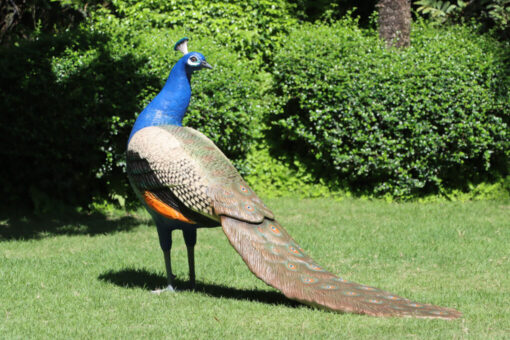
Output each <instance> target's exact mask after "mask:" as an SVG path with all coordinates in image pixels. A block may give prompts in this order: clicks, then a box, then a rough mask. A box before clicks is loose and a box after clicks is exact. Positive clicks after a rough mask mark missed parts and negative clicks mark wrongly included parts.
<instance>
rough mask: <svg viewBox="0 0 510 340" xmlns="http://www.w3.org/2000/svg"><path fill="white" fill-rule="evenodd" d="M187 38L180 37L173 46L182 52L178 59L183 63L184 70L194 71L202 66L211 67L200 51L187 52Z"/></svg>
mask: <svg viewBox="0 0 510 340" xmlns="http://www.w3.org/2000/svg"><path fill="white" fill-rule="evenodd" d="M188 40H189V39H188V38H182V39H181V40H179V41H178V42H177V43H175V47H174V50H176V51H180V52H182V54H184V56H183V57H182V58H181V60H180V61H182V62H183V63H184V64H185V68H186V72H187V73H193V72H194V71H198V70H201V69H203V68H212V66H211V65H209V63H208V62H207V61H206V60H205V57H204V55H203V54H202V53H199V52H188Z"/></svg>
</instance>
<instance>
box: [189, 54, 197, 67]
mask: <svg viewBox="0 0 510 340" xmlns="http://www.w3.org/2000/svg"><path fill="white" fill-rule="evenodd" d="M188 65H190V66H198V65H200V60H199V59H198V58H197V57H196V56H191V57H189V59H188Z"/></svg>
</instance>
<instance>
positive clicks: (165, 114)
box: [128, 38, 212, 143]
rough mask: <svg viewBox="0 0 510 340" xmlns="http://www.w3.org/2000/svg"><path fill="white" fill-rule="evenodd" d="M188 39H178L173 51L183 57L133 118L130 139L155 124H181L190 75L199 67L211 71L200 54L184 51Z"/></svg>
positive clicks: (189, 94) (185, 106)
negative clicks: (153, 95)
mask: <svg viewBox="0 0 510 340" xmlns="http://www.w3.org/2000/svg"><path fill="white" fill-rule="evenodd" d="M187 42H188V38H183V39H181V40H179V41H178V42H177V43H176V44H175V47H174V49H175V50H176V51H181V52H182V53H183V54H184V56H183V57H181V59H179V61H178V62H177V63H176V64H175V65H174V67H173V68H172V71H170V75H169V76H168V79H167V81H166V84H165V86H164V87H163V89H162V90H161V92H160V93H159V94H158V95H157V96H156V97H155V98H154V99H153V100H152V101H151V102H150V103H149V105H147V107H146V108H145V109H144V110H143V111H142V113H140V115H139V116H138V118H137V119H136V122H135V125H134V126H133V129H132V130H131V135H130V136H129V140H131V137H132V136H133V135H134V134H135V133H136V132H137V131H138V130H140V129H143V128H145V127H148V126H157V125H170V124H171V125H179V126H181V125H182V118H183V117H184V114H185V113H186V109H187V108H188V104H189V101H190V98H191V85H190V80H191V75H192V74H193V72H195V71H198V70H201V69H203V68H212V67H211V65H209V63H207V61H206V60H205V57H204V55H203V54H202V53H199V52H188V46H187ZM129 140H128V143H129Z"/></svg>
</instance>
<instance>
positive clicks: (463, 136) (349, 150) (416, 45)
mask: <svg viewBox="0 0 510 340" xmlns="http://www.w3.org/2000/svg"><path fill="white" fill-rule="evenodd" d="M284 45H285V48H282V49H281V50H279V51H278V53H277V54H276V56H275V61H276V62H275V64H274V71H273V72H274V76H275V82H274V84H275V94H276V99H275V103H274V109H273V110H272V111H271V113H270V114H269V116H268V122H269V124H271V129H270V136H271V138H272V142H273V143H274V144H275V146H276V147H275V149H278V148H279V149H281V150H283V152H284V153H285V154H287V155H297V156H299V157H300V159H302V160H303V162H304V163H305V164H307V165H308V167H309V169H310V170H314V172H315V173H316V174H318V175H319V177H325V178H329V179H330V180H332V181H333V182H340V183H345V184H348V185H350V186H351V187H353V188H357V189H359V190H367V189H368V190H369V191H372V192H374V193H375V194H376V195H382V194H386V193H389V194H391V195H393V196H397V197H409V196H410V195H415V194H424V193H428V192H437V191H438V190H439V189H441V188H444V187H461V188H462V187H463V186H464V185H465V184H467V183H468V182H470V181H475V182H476V181H479V180H483V179H487V178H491V177H497V176H499V174H503V175H504V174H505V173H506V172H507V170H508V169H507V166H508V157H509V155H510V151H509V150H510V142H509V136H508V125H507V124H508V120H509V112H510V101H509V94H508V84H505V83H504V81H505V74H504V72H502V71H504V70H505V64H504V63H503V61H502V58H503V54H504V53H503V52H504V51H503V49H502V48H501V47H500V45H499V44H498V43H497V42H495V41H493V40H491V39H490V38H488V37H485V36H479V37H478V36H475V35H474V34H473V32H472V31H470V30H469V29H467V28H464V27H449V28H445V29H433V28H430V27H427V26H419V27H415V30H414V32H413V35H412V47H411V48H409V49H406V50H405V51H401V52H399V53H395V52H394V51H392V50H388V49H386V48H384V46H383V45H382V44H381V43H380V42H379V41H378V39H377V37H376V36H374V35H368V34H364V32H362V31H361V30H360V29H358V28H357V27H356V26H355V25H354V24H353V23H352V22H351V23H349V22H343V23H339V24H336V25H333V26H324V25H307V26H305V27H302V28H300V29H296V30H295V31H293V32H292V33H291V34H290V35H289V37H288V38H287V39H286V40H285V44H284Z"/></svg>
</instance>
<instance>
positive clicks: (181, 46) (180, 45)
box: [174, 37, 189, 54]
mask: <svg viewBox="0 0 510 340" xmlns="http://www.w3.org/2000/svg"><path fill="white" fill-rule="evenodd" d="M188 40H189V39H188V38H186V37H184V38H182V39H180V40H179V41H178V42H176V43H175V46H174V50H176V51H181V52H182V54H188Z"/></svg>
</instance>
